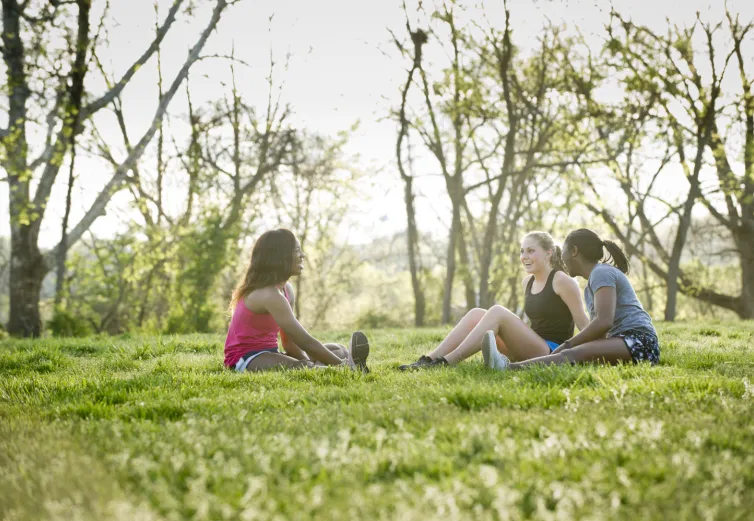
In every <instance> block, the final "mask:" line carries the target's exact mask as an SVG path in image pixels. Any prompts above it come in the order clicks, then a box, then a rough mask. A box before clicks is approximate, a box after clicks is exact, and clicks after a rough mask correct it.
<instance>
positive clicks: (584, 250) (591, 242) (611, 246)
mask: <svg viewBox="0 0 754 521" xmlns="http://www.w3.org/2000/svg"><path fill="white" fill-rule="evenodd" d="M571 246H576V247H577V248H578V249H579V252H580V253H581V254H582V255H583V256H584V257H586V258H587V259H589V260H590V261H593V262H610V264H612V265H613V266H615V267H616V268H618V269H619V270H621V271H622V272H623V273H626V274H627V273H628V270H629V266H628V257H626V254H625V253H624V252H623V250H622V249H621V247H620V246H618V245H617V244H616V243H614V242H613V241H603V240H602V239H600V238H599V235H597V234H596V233H594V232H593V231H592V230H589V229H588V228H581V229H579V230H574V231H572V232H571V233H569V234H568V237H566V240H565V243H564V247H566V248H570V247H571ZM604 250H607V255H605V251H604Z"/></svg>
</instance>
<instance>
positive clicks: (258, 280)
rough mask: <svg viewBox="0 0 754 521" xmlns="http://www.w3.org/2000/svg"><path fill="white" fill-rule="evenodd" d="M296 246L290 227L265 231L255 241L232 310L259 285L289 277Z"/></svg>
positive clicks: (232, 300) (236, 289)
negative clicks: (288, 228)
mask: <svg viewBox="0 0 754 521" xmlns="http://www.w3.org/2000/svg"><path fill="white" fill-rule="evenodd" d="M295 249H296V236H295V235H293V232H291V231H290V230H286V229H285V228H280V229H277V230H270V231H268V232H264V233H263V234H262V235H261V236H260V237H259V238H258V239H257V242H256V243H255V244H254V249H253V250H252V251H251V262H249V267H248V268H246V272H245V273H244V275H243V277H241V279H240V280H239V281H238V284H236V288H235V289H234V290H233V297H232V298H231V300H230V308H229V309H230V312H231V313H233V311H234V309H235V307H236V305H237V304H238V302H239V301H241V300H243V299H244V298H246V295H248V294H249V293H251V292H252V291H254V290H255V289H260V288H265V287H267V286H272V285H275V284H280V283H281V282H284V281H286V280H288V279H289V278H290V277H291V275H292V274H293V263H294V258H293V257H294V250H295Z"/></svg>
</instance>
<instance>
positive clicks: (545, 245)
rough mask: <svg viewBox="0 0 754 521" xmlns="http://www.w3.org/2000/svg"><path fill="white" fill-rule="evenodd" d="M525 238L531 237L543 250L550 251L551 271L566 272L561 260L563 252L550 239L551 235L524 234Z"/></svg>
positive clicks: (539, 233)
mask: <svg viewBox="0 0 754 521" xmlns="http://www.w3.org/2000/svg"><path fill="white" fill-rule="evenodd" d="M526 237H533V238H534V239H535V240H536V241H537V244H539V245H540V246H541V247H542V249H543V250H545V251H552V257H550V267H551V268H552V269H554V270H556V271H565V270H566V269H565V264H563V258H562V254H563V250H562V249H561V248H560V246H558V245H557V244H555V239H553V238H552V235H550V234H549V233H547V232H529V233H527V234H526ZM526 237H524V239H526Z"/></svg>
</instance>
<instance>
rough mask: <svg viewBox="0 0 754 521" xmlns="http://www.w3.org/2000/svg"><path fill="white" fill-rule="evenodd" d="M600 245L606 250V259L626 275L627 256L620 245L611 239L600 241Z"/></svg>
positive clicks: (627, 267)
mask: <svg viewBox="0 0 754 521" xmlns="http://www.w3.org/2000/svg"><path fill="white" fill-rule="evenodd" d="M602 246H604V247H605V249H606V250H607V254H608V257H607V260H609V261H610V263H611V264H612V265H613V266H615V267H616V268H618V269H619V270H621V271H622V272H623V273H625V274H627V275H628V270H629V266H628V257H626V254H625V253H624V252H623V250H622V249H621V247H620V246H618V245H617V244H616V243H614V242H613V241H602Z"/></svg>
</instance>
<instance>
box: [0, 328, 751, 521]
mask: <svg viewBox="0 0 754 521" xmlns="http://www.w3.org/2000/svg"><path fill="white" fill-rule="evenodd" d="M445 331H446V330H445V329H432V330H429V329H428V330H384V331H367V334H368V335H369V338H370V341H371V343H372V355H371V367H372V373H371V374H370V375H367V376H364V375H360V374H355V373H352V372H349V371H345V370H342V369H326V370H315V371H300V372H273V373H266V374H235V373H232V372H230V371H228V370H225V369H223V368H222V342H223V337H221V336H219V335H218V336H215V335H193V336H178V337H170V336H162V337H159V336H152V337H149V336H144V337H137V336H133V337H129V336H127V335H126V336H123V337H120V338H107V337H101V338H88V339H70V340H52V339H45V340H38V341H11V340H5V341H3V342H0V519H2V520H4V521H11V520H35V521H36V520H45V519H61V520H106V519H119V520H129V521H130V520H152V519H155V520H157V519H166V520H180V519H208V520H215V519H229V520H254V519H292V520H301V519H314V518H316V519H323V520H341V519H342V520H355V519H384V520H414V519H416V520H419V519H422V520H434V519H438V520H439V519H441V520H452V519H474V520H485V519H500V520H508V519H511V520H515V519H579V520H582V519H595V520H604V519H626V520H638V519H641V520H644V519H658V520H666V519H673V520H682V519H705V520H707V519H709V520H716V519H721V520H725V521H733V520H737V519H741V520H744V519H752V516H753V515H754V514H752V512H754V418H752V413H754V348H753V347H752V343H753V342H754V323H738V322H736V323H713V322H709V323H700V322H688V323H677V324H673V325H660V329H659V331H660V341H661V345H662V364H661V365H660V366H658V367H648V366H623V367H560V368H544V369H537V370H531V371H526V372H515V373H514V372H508V373H494V372H488V371H486V370H484V369H483V368H482V367H481V356H480V355H477V356H476V357H474V358H473V359H471V360H469V361H468V362H466V363H464V364H462V365H460V366H458V367H457V368H451V369H438V370H428V371H424V372H419V373H411V374H403V373H400V372H399V371H397V370H396V366H397V365H398V364H399V363H404V362H407V361H413V360H414V359H415V358H416V357H417V356H418V355H419V354H422V353H424V352H426V351H428V350H430V349H431V348H432V347H433V346H434V345H436V344H437V343H438V342H439V341H440V340H441V339H442V337H443V335H444V333H445ZM348 336H349V335H348V333H347V332H338V333H331V334H327V333H323V334H320V335H319V337H320V338H322V339H323V340H326V341H340V342H346V341H347V338H348Z"/></svg>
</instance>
